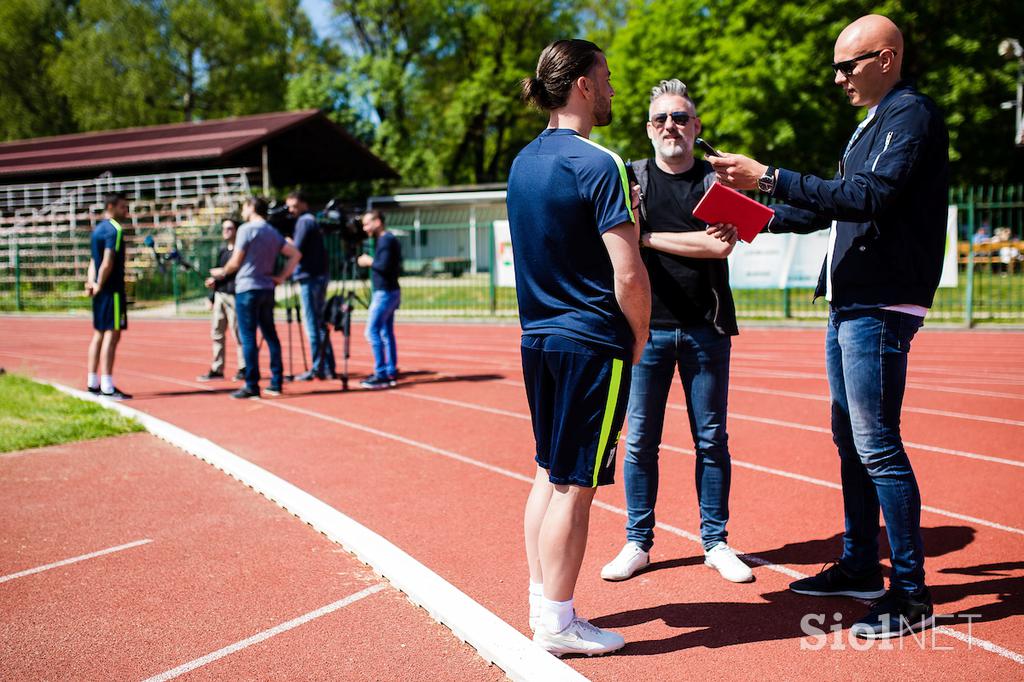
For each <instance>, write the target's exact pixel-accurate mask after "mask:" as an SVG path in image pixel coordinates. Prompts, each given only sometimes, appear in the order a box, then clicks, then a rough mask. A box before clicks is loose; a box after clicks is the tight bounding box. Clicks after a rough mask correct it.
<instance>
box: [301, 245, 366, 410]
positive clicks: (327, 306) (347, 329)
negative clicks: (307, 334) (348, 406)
mask: <svg viewBox="0 0 1024 682" xmlns="http://www.w3.org/2000/svg"><path fill="white" fill-rule="evenodd" d="M357 273H358V269H357V266H356V256H355V255H349V257H348V258H346V260H345V262H344V263H343V264H342V268H341V291H340V292H338V293H336V294H334V295H333V296H327V297H326V300H325V301H324V310H323V311H321V312H322V315H321V319H322V320H323V322H322V324H321V325H320V329H318V330H317V331H318V333H322V334H323V335H324V338H325V339H326V337H327V336H328V335H329V334H330V333H331V327H334V331H340V332H341V335H342V338H343V339H344V340H343V341H342V370H341V373H340V374H339V378H340V379H341V390H342V391H347V390H348V379H349V372H348V360H349V358H350V357H351V356H352V313H353V311H354V310H355V304H356V303H359V304H361V305H362V306H363V307H368V306H369V302H368V301H367V300H364V299H363V298H360V296H359V295H358V294H357V293H356V285H354V284H353V285H350V284H349V276H350V275H351V276H352V278H353V279H355V277H356V275H357ZM365 286H366V284H365V282H364V283H363V287H364V288H365ZM328 293H330V285H328ZM326 346H327V344H326V343H320V344H319V349H318V353H317V360H318V361H320V362H321V363H322V362H323V354H324V352H325V349H326ZM313 364H314V366H316V364H317V363H316V361H314V363H313Z"/></svg>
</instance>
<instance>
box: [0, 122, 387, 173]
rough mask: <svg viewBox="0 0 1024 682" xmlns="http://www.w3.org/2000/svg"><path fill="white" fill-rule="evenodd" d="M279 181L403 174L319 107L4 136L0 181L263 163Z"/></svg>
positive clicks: (0, 148) (0, 160)
mask: <svg viewBox="0 0 1024 682" xmlns="http://www.w3.org/2000/svg"><path fill="white" fill-rule="evenodd" d="M264 145H266V146H267V150H268V160H269V164H268V165H269V167H270V180H271V182H272V183H273V184H275V185H278V186H285V185H294V184H297V183H316V182H340V181H346V180H372V179H375V178H397V177H398V174H397V173H395V171H394V170H393V169H391V167H390V166H388V165H387V164H386V163H384V161H382V160H381V159H379V158H377V157H376V156H375V155H374V154H373V153H372V152H370V150H369V149H367V148H366V147H365V146H364V145H363V144H362V143H361V142H359V140H357V139H356V138H354V137H353V136H352V135H350V134H349V133H348V132H346V131H345V130H344V129H343V128H342V127H341V126H338V125H337V124H335V123H333V122H332V121H331V120H330V119H328V118H327V117H326V116H325V115H324V114H323V113H321V112H320V111H318V110H316V109H312V110H306V111H289V112H280V113H271V114H257V115H255V116H239V117H237V118H226V119H218V120H214V121H198V122H194V123H173V124H168V125H156V126H146V127H141V128H125V129H122V130H105V131H99V132H91V133H78V134H74V135H59V136H55V137H39V138H34V139H30V140H17V141H14V142H4V143H0V184H17V183H23V182H48V181H55V180H72V179H79V178H86V177H95V176H96V175H99V174H100V173H102V172H104V171H108V170H109V171H112V172H113V173H114V174H115V175H126V174H142V173H154V172H170V171H181V170H198V169H204V168H224V167H228V166H251V167H258V166H260V165H261V158H262V148H263V146H264Z"/></svg>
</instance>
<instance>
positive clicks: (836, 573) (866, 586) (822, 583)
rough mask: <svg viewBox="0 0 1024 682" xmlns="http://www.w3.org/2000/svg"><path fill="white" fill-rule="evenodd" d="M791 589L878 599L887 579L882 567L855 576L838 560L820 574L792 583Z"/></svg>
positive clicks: (828, 565) (883, 591)
mask: <svg viewBox="0 0 1024 682" xmlns="http://www.w3.org/2000/svg"><path fill="white" fill-rule="evenodd" d="M789 589H790V590H792V591H793V592H796V593H797V594H806V595H810V596H812V597H855V598H857V599H878V598H879V597H881V596H882V595H884V594H885V581H884V580H883V579H882V571H881V569H876V570H875V571H874V572H872V573H869V574H867V575H864V576H855V575H851V574H850V573H847V572H846V570H844V569H843V567H842V566H840V565H839V562H838V561H833V562H832V563H831V564H827V565H826V566H825V568H824V569H822V571H821V573H819V574H818V575H812V576H811V577H809V578H803V579H802V580H797V581H796V582H792V583H790V584H789Z"/></svg>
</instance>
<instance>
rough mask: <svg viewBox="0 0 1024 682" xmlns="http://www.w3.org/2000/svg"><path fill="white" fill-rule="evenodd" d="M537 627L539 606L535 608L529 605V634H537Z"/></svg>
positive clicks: (538, 623)
mask: <svg viewBox="0 0 1024 682" xmlns="http://www.w3.org/2000/svg"><path fill="white" fill-rule="evenodd" d="M538 625H540V604H537V605H536V606H534V605H533V604H530V632H537V626H538Z"/></svg>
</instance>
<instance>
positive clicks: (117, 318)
mask: <svg viewBox="0 0 1024 682" xmlns="http://www.w3.org/2000/svg"><path fill="white" fill-rule="evenodd" d="M92 328H93V329H95V330H96V331H98V332H105V331H108V330H111V329H115V330H121V329H127V328H128V312H127V311H126V310H125V301H124V292H123V291H100V292H99V293H98V294H96V295H95V296H93V297H92Z"/></svg>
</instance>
